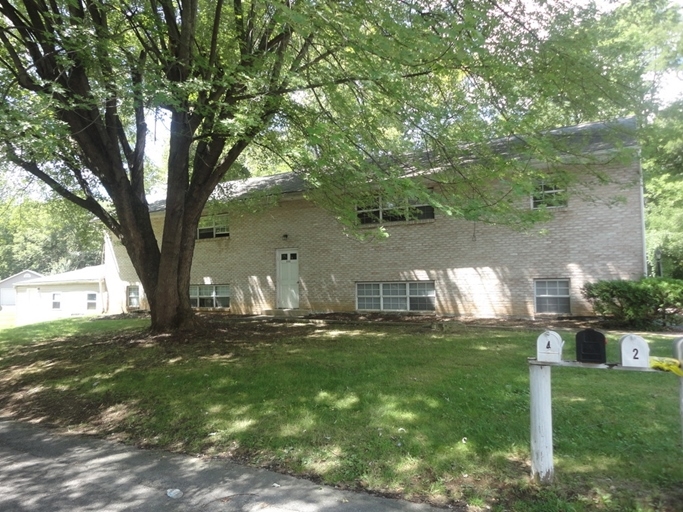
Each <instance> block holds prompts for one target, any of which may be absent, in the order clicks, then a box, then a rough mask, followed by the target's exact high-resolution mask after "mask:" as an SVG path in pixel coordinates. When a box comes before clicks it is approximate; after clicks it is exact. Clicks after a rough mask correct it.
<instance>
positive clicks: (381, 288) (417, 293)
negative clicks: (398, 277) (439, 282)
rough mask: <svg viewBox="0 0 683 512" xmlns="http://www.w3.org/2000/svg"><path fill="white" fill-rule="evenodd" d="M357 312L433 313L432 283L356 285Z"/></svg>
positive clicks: (409, 282) (434, 294)
mask: <svg viewBox="0 0 683 512" xmlns="http://www.w3.org/2000/svg"><path fill="white" fill-rule="evenodd" d="M356 309H358V310H359V311H435V310H436V290H435V288H434V282H433V281H401V282H393V283H392V282H380V283H356Z"/></svg>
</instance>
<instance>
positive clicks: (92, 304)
mask: <svg viewBox="0 0 683 512" xmlns="http://www.w3.org/2000/svg"><path fill="white" fill-rule="evenodd" d="M86 309H87V310H89V311H92V310H94V309H97V294H96V293H89V294H88V296H87V300H86Z"/></svg>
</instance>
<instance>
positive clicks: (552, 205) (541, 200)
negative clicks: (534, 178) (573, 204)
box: [531, 181, 568, 210]
mask: <svg viewBox="0 0 683 512" xmlns="http://www.w3.org/2000/svg"><path fill="white" fill-rule="evenodd" d="M566 192H567V190H566V189H564V188H562V187H560V186H558V184H557V183H553V182H552V181H540V182H539V183H538V184H537V185H536V187H535V190H534V193H533V194H532V195H531V208H532V209H534V210H539V209H541V208H547V209H558V208H566V207H567V205H568V200H567V196H566Z"/></svg>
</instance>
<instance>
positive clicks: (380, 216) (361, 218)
mask: <svg viewBox="0 0 683 512" xmlns="http://www.w3.org/2000/svg"><path fill="white" fill-rule="evenodd" d="M411 210H412V211H411ZM390 212H391V213H390ZM434 216H435V212H434V207H433V206H432V205H430V204H426V203H420V202H417V201H408V202H407V205H405V204H404V205H396V204H394V203H390V202H388V201H386V200H384V199H383V198H381V197H379V198H377V204H376V205H372V206H365V207H363V206H359V207H356V217H357V218H358V222H359V223H360V225H361V226H366V225H374V224H384V223H387V222H408V221H419V220H432V219H434Z"/></svg>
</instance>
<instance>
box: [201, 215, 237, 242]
mask: <svg viewBox="0 0 683 512" xmlns="http://www.w3.org/2000/svg"><path fill="white" fill-rule="evenodd" d="M229 236H230V231H229V230H228V216H227V215H207V216H205V217H202V218H201V219H199V225H198V226H197V240H204V239H207V238H226V237H229Z"/></svg>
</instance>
